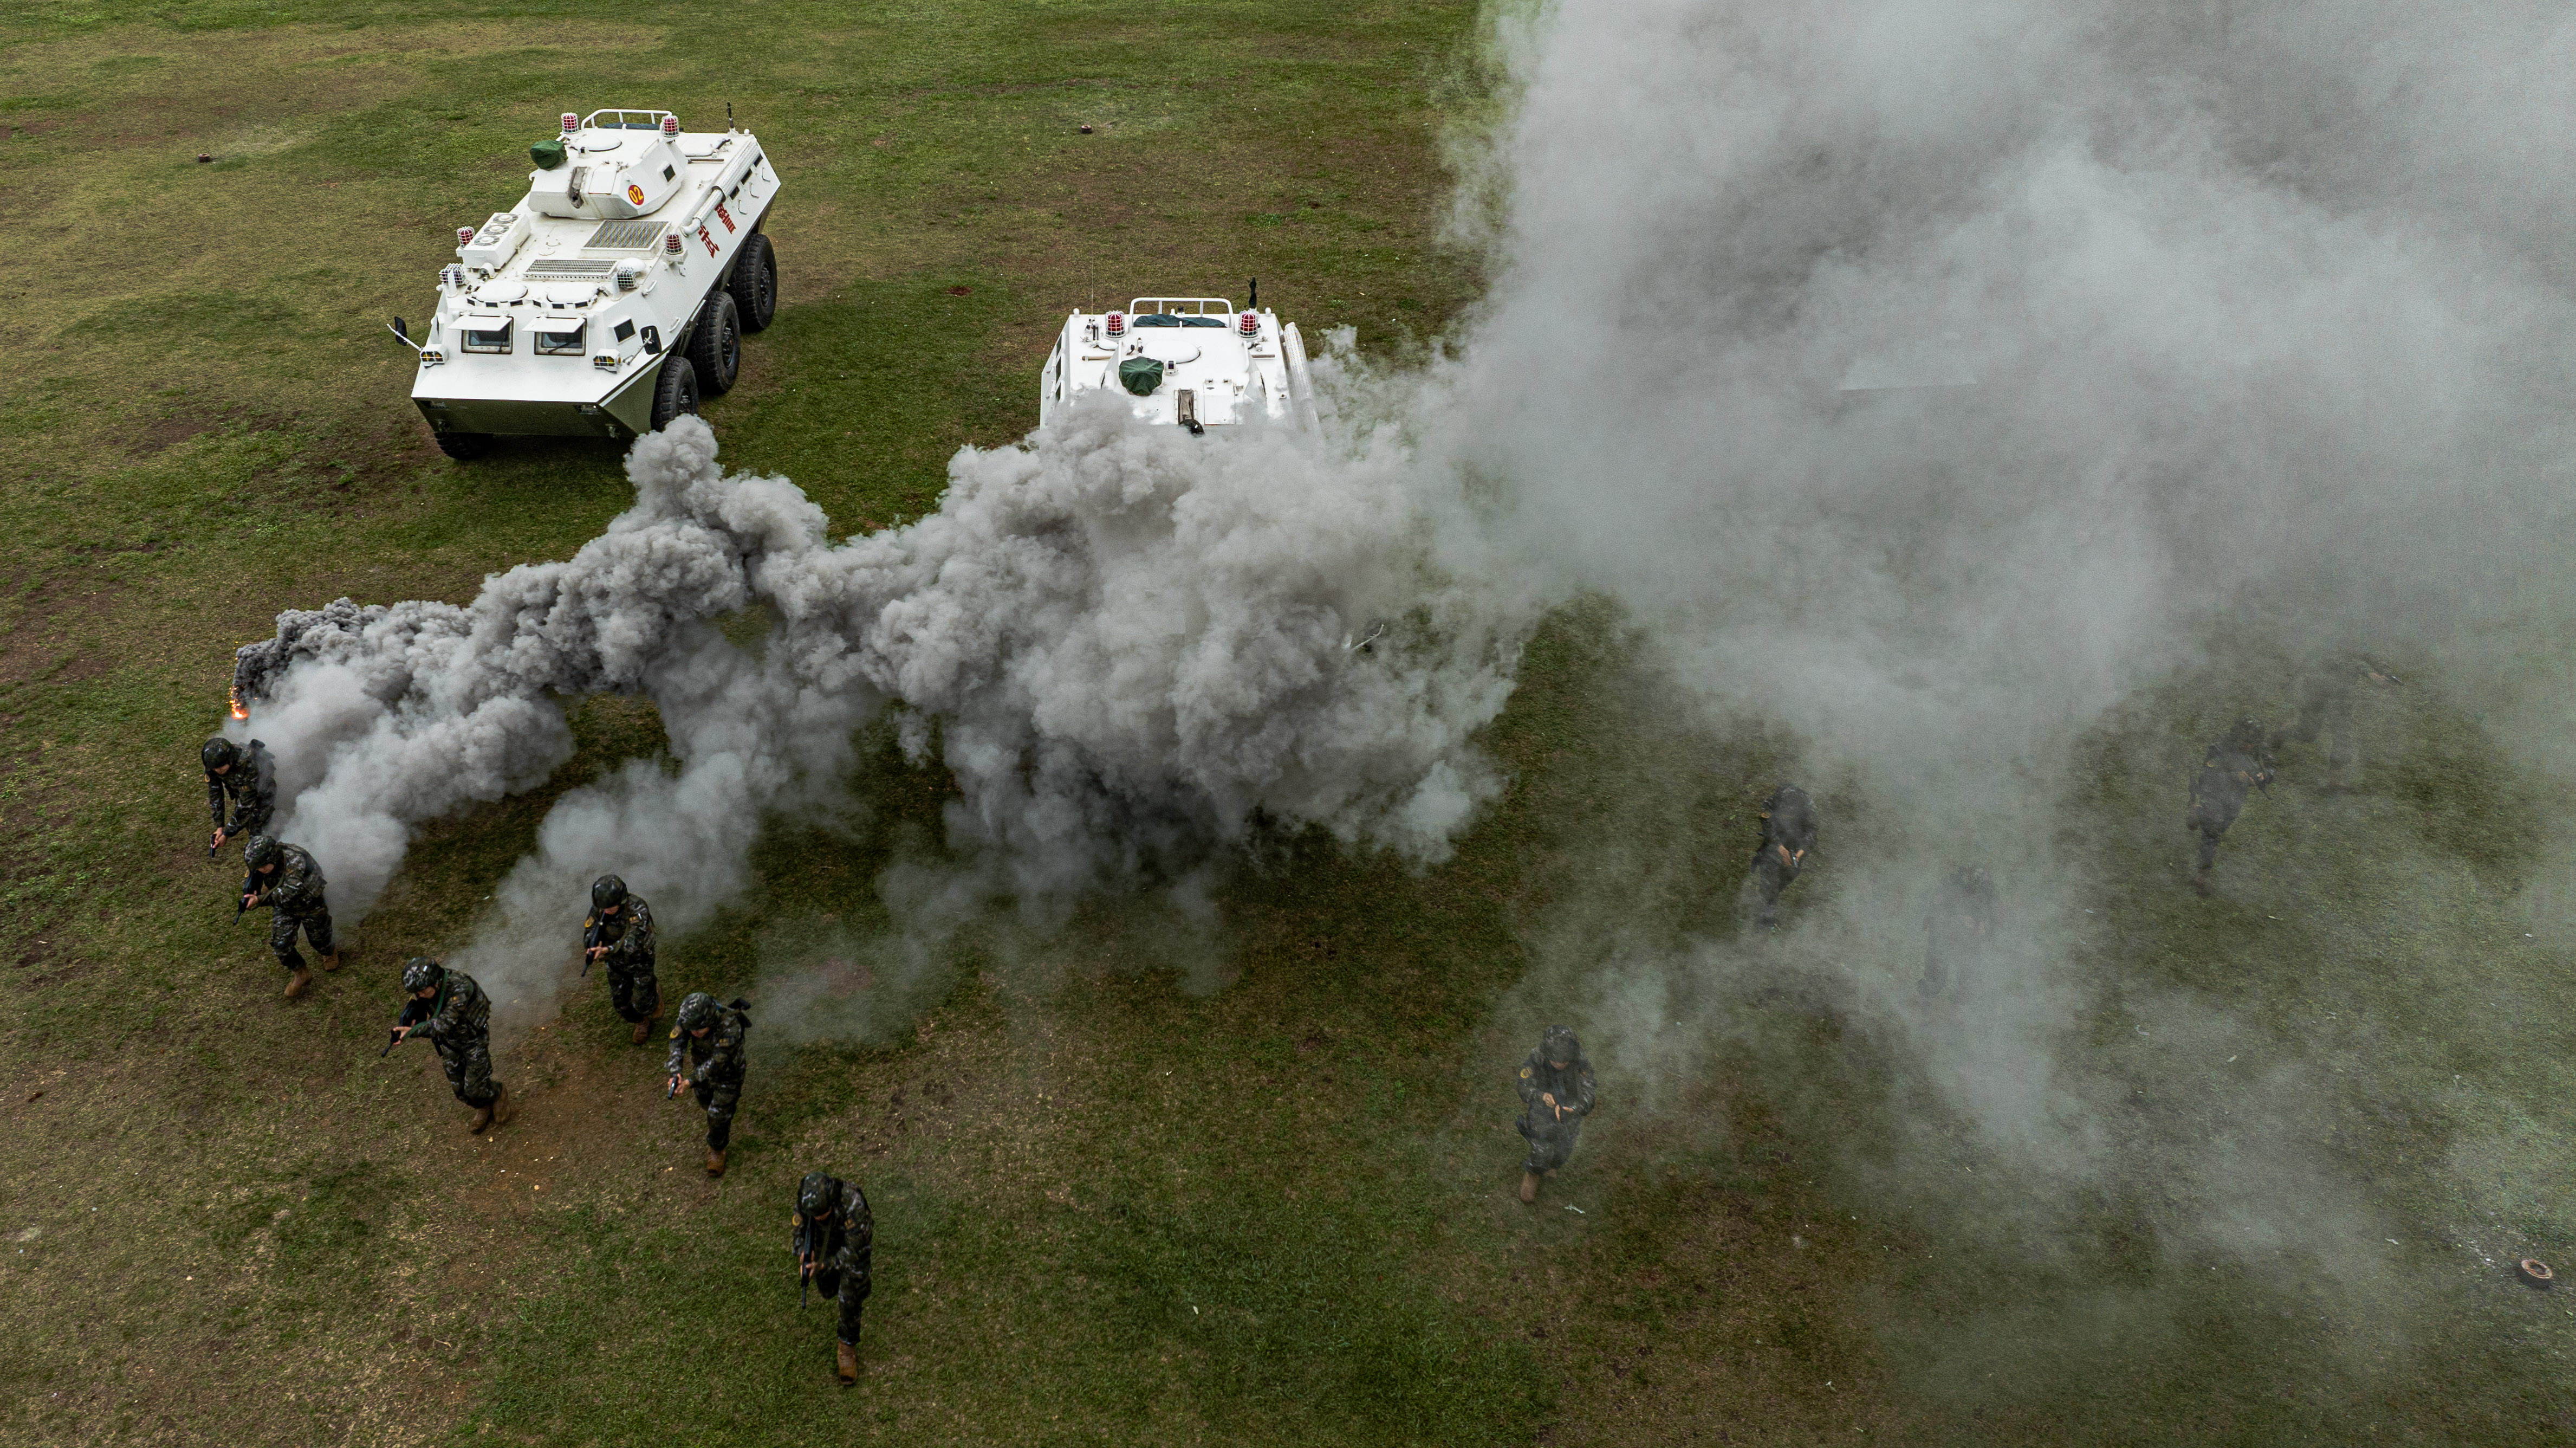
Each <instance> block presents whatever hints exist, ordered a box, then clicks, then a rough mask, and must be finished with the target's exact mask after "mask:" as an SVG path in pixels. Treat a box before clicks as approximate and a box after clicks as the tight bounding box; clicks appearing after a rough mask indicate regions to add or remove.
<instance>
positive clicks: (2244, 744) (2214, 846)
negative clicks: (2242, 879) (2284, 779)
mask: <svg viewBox="0 0 2576 1448" xmlns="http://www.w3.org/2000/svg"><path fill="white" fill-rule="evenodd" d="M2272 774H2273V768H2272V751H2271V750H2269V749H2266V748H2264V747H2263V726H2262V725H2261V724H2260V723H2258V722H2257V721H2256V720H2255V719H2254V718H2253V717H2252V716H2251V715H2249V716H2247V717H2245V718H2242V719H2239V720H2237V721H2236V722H2235V724H2234V725H2232V726H2230V727H2229V729H2228V731H2227V732H2226V733H2224V734H2222V735H2220V736H2218V737H2217V738H2216V739H2213V740H2211V741H2210V744H2209V750H2208V752H2207V753H2206V754H2204V755H2202V756H2201V761H2200V772H2199V773H2197V774H2195V775H2193V776H2192V778H2191V809H2190V811H2189V812H2188V813H2186V814H2185V815H2184V816H2183V827H2184V828H2186V829H2190V830H2196V831H2198V832H2199V834H2200V868H2199V869H2198V871H2196V872H2195V873H2194V874H2193V875H2192V877H2191V888H2192V889H2194V890H2196V891H2198V892H2199V893H2201V894H2203V895H2207V894H2208V893H2209V892H2210V889H2211V886H2212V872H2213V871H2215V870H2216V869H2217V867H2218V837H2219V836H2221V835H2223V834H2226V833H2227V827H2228V826H2230V825H2232V824H2234V823H2236V817H2237V816H2238V815H2239V814H2241V813H2243V812H2244V809H2245V796H2246V795H2247V794H2249V793H2251V792H2252V791H2254V790H2257V789H2264V788H2265V787H2267V786H2268V785H2270V784H2271V782H2272Z"/></svg>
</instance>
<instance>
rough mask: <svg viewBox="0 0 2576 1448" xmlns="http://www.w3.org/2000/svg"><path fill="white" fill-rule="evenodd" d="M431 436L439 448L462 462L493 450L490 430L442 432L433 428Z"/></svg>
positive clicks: (470, 460) (468, 461)
mask: <svg viewBox="0 0 2576 1448" xmlns="http://www.w3.org/2000/svg"><path fill="white" fill-rule="evenodd" d="M429 435H430V437H431V438H432V439H434V440H435V441H436V442H437V443H438V450H439V451H440V452H443V453H445V454H447V455H448V456H449V457H452V458H454V459H456V460H457V461H458V462H460V463H470V462H472V461H474V460H475V459H476V458H479V457H482V456H483V455H485V454H486V453H489V452H490V451H492V434H490V433H488V432H441V431H437V430H435V429H433V430H432V431H431V432H430V434H429Z"/></svg>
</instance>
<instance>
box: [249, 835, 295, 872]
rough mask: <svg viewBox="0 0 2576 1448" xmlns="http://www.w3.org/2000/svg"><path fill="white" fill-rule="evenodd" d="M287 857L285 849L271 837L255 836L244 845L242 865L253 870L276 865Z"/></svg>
mask: <svg viewBox="0 0 2576 1448" xmlns="http://www.w3.org/2000/svg"><path fill="white" fill-rule="evenodd" d="M285 855H286V851H285V849H284V848H283V847H282V846H280V845H279V844H278V843H277V840H276V838H275V837H273V836H270V835H253V836H251V837H250V839H249V840H248V841H247V842H246V843H244V844H243V845H242V864H244V865H245V866H247V867H249V868H251V869H253V870H258V869H262V868H264V867H266V866H269V865H274V864H276V863H277V862H278V861H279V860H281V859H283V858H285Z"/></svg>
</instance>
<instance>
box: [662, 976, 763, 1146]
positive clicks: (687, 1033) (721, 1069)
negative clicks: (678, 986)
mask: <svg viewBox="0 0 2576 1448" xmlns="http://www.w3.org/2000/svg"><path fill="white" fill-rule="evenodd" d="M750 1004H751V1002H749V1001H746V1000H736V1001H735V1002H734V1003H733V1004H732V1005H729V1006H725V1005H718V1004H716V998H715V997H714V996H711V995H709V994H707V993H706V992H705V991H692V992H691V993H690V994H689V997H688V998H687V999H686V1000H683V1001H681V1002H680V1015H679V1019H677V1020H676V1021H673V1022H672V1023H671V1059H670V1062H669V1064H668V1065H666V1066H665V1067H664V1068H663V1069H664V1071H665V1072H666V1073H667V1074H668V1075H669V1076H670V1078H671V1089H670V1091H669V1092H668V1093H667V1094H669V1095H674V1096H676V1095H678V1094H679V1091H680V1087H681V1086H683V1085H686V1086H687V1087H689V1088H690V1091H691V1093H692V1094H694V1095H695V1096H696V1097H697V1098H698V1104H699V1105H700V1106H702V1107H704V1108H706V1113H707V1175H709V1176H711V1177H720V1176H723V1175H724V1173H725V1148H726V1145H727V1143H729V1142H731V1141H732V1140H733V1113H734V1108H735V1107H737V1106H739V1105H740V1104H741V1103H742V1078H743V1069H744V1058H743V1034H744V1033H745V1032H747V1031H749V1030H750V1029H751V1017H749V1016H747V1015H745V1014H743V1011H744V1009H745V1008H746V1007H748V1006H749V1005H750ZM686 1063H694V1064H695V1069H693V1070H690V1071H688V1072H687V1073H686V1074H683V1072H682V1069H681V1068H682V1066H683V1065H684V1064H686Z"/></svg>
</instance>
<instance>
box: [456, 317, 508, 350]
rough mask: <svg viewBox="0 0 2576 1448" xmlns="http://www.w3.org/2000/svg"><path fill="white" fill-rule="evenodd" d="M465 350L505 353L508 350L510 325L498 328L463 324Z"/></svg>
mask: <svg viewBox="0 0 2576 1448" xmlns="http://www.w3.org/2000/svg"><path fill="white" fill-rule="evenodd" d="M465 350H466V351H468V352H507V351H509V350H510V323H508V322H507V321H504V322H502V323H501V325H500V326H498V327H478V326H476V325H475V324H474V323H472V322H468V323H466V324H465Z"/></svg>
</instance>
